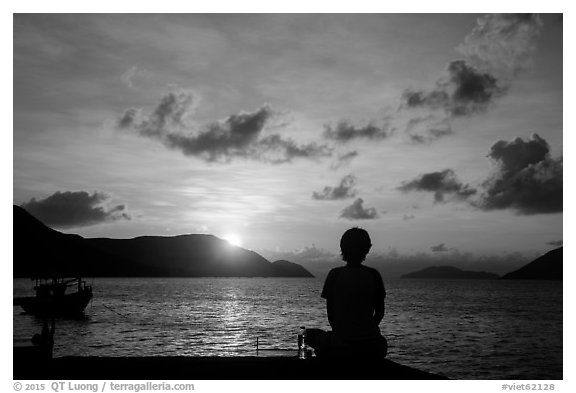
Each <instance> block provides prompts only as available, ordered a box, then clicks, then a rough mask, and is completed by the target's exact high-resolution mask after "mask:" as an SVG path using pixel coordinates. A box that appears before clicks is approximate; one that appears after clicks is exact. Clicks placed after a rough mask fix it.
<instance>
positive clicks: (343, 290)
mask: <svg viewBox="0 0 576 393" xmlns="http://www.w3.org/2000/svg"><path fill="white" fill-rule="evenodd" d="M371 247H372V243H371V240H370V236H369V235H368V232H366V231H365V230H364V229H361V228H351V229H349V230H347V231H346V232H345V233H344V235H342V239H341V240H340V250H341V252H342V259H343V260H344V261H345V262H346V265H345V266H342V267H337V268H334V269H332V270H331V271H330V272H329V273H328V276H327V277H326V281H325V282H324V288H323V289H322V295H321V296H322V297H323V298H325V299H326V307H327V312H328V322H329V323H330V326H331V327H332V331H331V332H324V331H322V330H320V329H308V330H307V340H306V341H307V342H308V344H309V345H310V346H312V347H313V348H314V349H315V351H316V354H317V355H318V356H319V357H341V356H344V357H350V356H352V357H355V358H383V357H385V356H386V353H387V350H388V344H387V342H386V339H385V338H384V337H383V336H382V335H381V334H380V328H379V326H378V325H379V324H380V321H382V318H383V317H384V298H385V296H386V291H385V289H384V283H383V281H382V276H381V275H380V273H379V272H378V270H376V269H373V268H371V267H367V266H364V265H362V262H363V261H364V259H365V258H366V255H367V254H368V252H369V251H370V248H371Z"/></svg>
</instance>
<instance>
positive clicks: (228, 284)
mask: <svg viewBox="0 0 576 393" xmlns="http://www.w3.org/2000/svg"><path fill="white" fill-rule="evenodd" d="M88 281H89V283H90V281H92V284H93V288H94V299H93V301H92V302H91V304H89V305H88V307H87V309H86V316H85V317H84V318H77V319H70V318H59V319H57V320H56V334H55V347H54V355H55V356H67V355H76V356H209V355H212V356H253V355H255V354H256V339H257V338H258V342H259V349H260V352H259V355H260V356H264V355H265V354H266V353H274V354H278V353H284V354H286V355H287V356H291V355H294V354H295V353H296V342H297V341H296V337H297V332H298V328H299V326H301V325H304V326H306V327H318V328H323V329H329V325H328V322H327V319H326V311H325V301H324V300H323V299H321V298H320V291H321V288H322V284H323V281H322V280H320V279H316V278H314V279H299V278H153V279H148V278H118V279H112V278H96V279H94V280H90V279H89V280H88ZM13 283H14V291H13V293H14V296H24V295H31V294H32V289H31V288H32V286H33V282H32V281H30V280H27V279H15V280H14V281H13ZM385 286H386V291H387V294H388V295H387V298H386V314H385V317H384V320H383V321H382V324H381V325H380V328H381V330H382V333H383V334H384V335H385V336H386V338H387V339H388V343H389V354H388V358H389V359H391V360H394V361H396V362H399V363H401V364H405V365H408V366H413V367H417V368H419V369H421V370H425V371H430V372H435V373H440V374H443V375H445V376H447V377H450V378H456V379H562V376H563V375H562V282H561V281H558V282H553V281H504V280H406V279H404V280H388V281H387V280H385ZM13 322H14V324H13V326H14V332H13V335H14V339H15V340H22V339H27V338H30V337H31V336H32V335H33V334H34V333H38V332H39V331H40V330H41V326H42V321H41V320H40V319H38V318H36V317H34V316H31V315H25V314H22V313H21V310H20V308H19V307H14V315H13Z"/></svg>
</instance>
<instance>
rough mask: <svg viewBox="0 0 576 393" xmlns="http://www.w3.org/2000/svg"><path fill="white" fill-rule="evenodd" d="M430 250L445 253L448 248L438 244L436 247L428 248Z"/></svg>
mask: <svg viewBox="0 0 576 393" xmlns="http://www.w3.org/2000/svg"><path fill="white" fill-rule="evenodd" d="M430 250H431V251H432V252H446V251H448V248H447V247H446V245H445V244H444V243H440V244H438V245H437V246H432V247H430Z"/></svg>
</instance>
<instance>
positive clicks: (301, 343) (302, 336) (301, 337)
mask: <svg viewBox="0 0 576 393" xmlns="http://www.w3.org/2000/svg"><path fill="white" fill-rule="evenodd" d="M307 349H308V345H306V328H305V327H304V326H300V333H298V358H299V359H306V355H307V353H306V351H307Z"/></svg>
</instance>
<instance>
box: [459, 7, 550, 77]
mask: <svg viewBox="0 0 576 393" xmlns="http://www.w3.org/2000/svg"><path fill="white" fill-rule="evenodd" d="M541 30H542V21H541V19H540V17H539V16H538V15H536V14H487V15H484V16H482V17H480V18H478V21H477V24H476V27H475V28H474V29H473V30H472V31H471V32H470V34H468V35H467V36H466V38H464V42H463V43H462V44H460V45H459V46H458V48H457V50H458V51H459V52H460V53H461V54H462V55H464V56H465V58H466V59H467V60H468V61H469V62H471V63H473V64H475V65H477V66H478V67H480V68H481V69H487V70H491V71H492V72H495V73H497V74H502V75H514V74H516V73H518V72H520V71H523V70H524V69H526V68H527V67H529V66H530V64H531V59H532V56H533V54H534V51H535V50H536V42H537V39H538V38H539V37H540V33H541Z"/></svg>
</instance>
